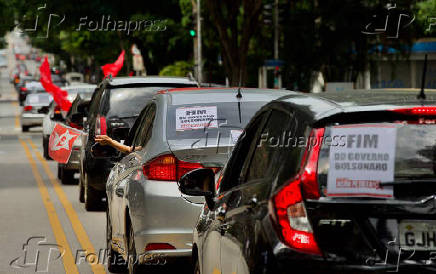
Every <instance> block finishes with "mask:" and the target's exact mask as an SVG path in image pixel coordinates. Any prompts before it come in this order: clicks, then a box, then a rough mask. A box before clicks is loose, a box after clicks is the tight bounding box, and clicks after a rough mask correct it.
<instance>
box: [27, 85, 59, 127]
mask: <svg viewBox="0 0 436 274" xmlns="http://www.w3.org/2000/svg"><path fill="white" fill-rule="evenodd" d="M52 100H53V97H52V96H51V95H50V94H48V93H33V94H29V95H28V96H27V97H26V101H25V102H24V107H23V111H22V113H21V128H22V131H23V132H27V131H29V128H31V127H35V126H40V125H42V119H43V118H44V116H45V114H46V113H47V110H48V106H49V104H50V102H51V101H52Z"/></svg>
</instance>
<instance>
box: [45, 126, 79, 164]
mask: <svg viewBox="0 0 436 274" xmlns="http://www.w3.org/2000/svg"><path fill="white" fill-rule="evenodd" d="M79 136H80V132H78V131H76V130H74V129H72V128H69V127H66V126H63V125H61V124H58V123H56V125H55V127H54V129H53V132H52V133H51V135H50V139H49V141H48V155H49V156H50V157H51V158H52V159H53V160H55V161H56V162H59V163H61V164H66V163H68V160H69V159H70V156H71V151H72V150H73V144H74V141H76V139H77V137H79Z"/></svg>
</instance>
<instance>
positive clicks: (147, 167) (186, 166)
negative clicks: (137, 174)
mask: <svg viewBox="0 0 436 274" xmlns="http://www.w3.org/2000/svg"><path fill="white" fill-rule="evenodd" d="M197 168H203V165H201V164H199V163H189V162H185V161H181V160H179V159H177V158H176V157H175V156H174V155H172V154H166V155H162V156H159V157H157V158H155V159H153V160H151V161H149V162H148V163H145V164H144V165H143V166H142V172H143V173H144V176H145V177H146V178H147V179H149V180H157V181H178V180H179V179H180V177H182V176H183V175H184V174H186V173H187V172H189V171H191V170H194V169H197Z"/></svg>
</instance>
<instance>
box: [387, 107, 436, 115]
mask: <svg viewBox="0 0 436 274" xmlns="http://www.w3.org/2000/svg"><path fill="white" fill-rule="evenodd" d="M391 111H393V112H397V113H401V114H406V115H436V107H410V108H399V109H392V110H391Z"/></svg>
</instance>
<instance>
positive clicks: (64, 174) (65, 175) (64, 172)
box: [61, 167, 75, 185]
mask: <svg viewBox="0 0 436 274" xmlns="http://www.w3.org/2000/svg"><path fill="white" fill-rule="evenodd" d="M74 173H75V172H74V170H68V169H64V168H62V167H61V182H62V184H64V185H72V184H74V183H75V179H74Z"/></svg>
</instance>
